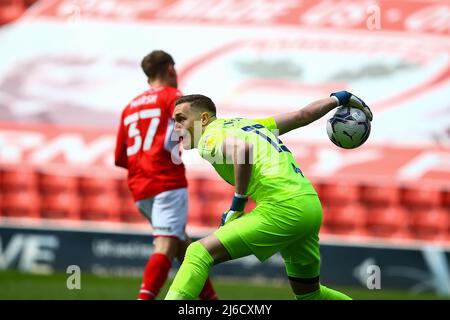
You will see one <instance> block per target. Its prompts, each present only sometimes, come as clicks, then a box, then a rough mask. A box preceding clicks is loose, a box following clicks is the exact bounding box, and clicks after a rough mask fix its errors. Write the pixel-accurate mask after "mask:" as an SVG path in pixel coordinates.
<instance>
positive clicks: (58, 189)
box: [39, 174, 78, 194]
mask: <svg viewBox="0 0 450 320" xmlns="http://www.w3.org/2000/svg"><path fill="white" fill-rule="evenodd" d="M39 189H40V192H41V193H42V194H55V193H67V192H68V193H76V192H78V178H77V177H73V176H63V175H53V174H41V175H40V178H39Z"/></svg>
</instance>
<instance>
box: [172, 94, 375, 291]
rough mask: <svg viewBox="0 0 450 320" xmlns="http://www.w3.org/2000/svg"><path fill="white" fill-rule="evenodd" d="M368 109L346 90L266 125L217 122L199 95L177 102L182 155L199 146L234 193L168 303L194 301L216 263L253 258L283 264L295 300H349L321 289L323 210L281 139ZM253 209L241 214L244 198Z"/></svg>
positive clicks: (189, 255)
mask: <svg viewBox="0 0 450 320" xmlns="http://www.w3.org/2000/svg"><path fill="white" fill-rule="evenodd" d="M340 105H344V106H351V107H355V108H358V109H361V110H362V111H364V113H365V114H366V116H367V118H368V119H370V120H372V113H371V111H370V109H369V107H368V106H367V105H366V104H365V103H364V102H363V101H362V100H361V99H359V98H358V97H356V96H354V95H352V94H351V93H349V92H347V91H339V92H336V93H333V94H331V96H330V97H329V98H325V99H321V100H318V101H315V102H313V103H310V104H309V105H307V106H306V107H304V108H302V109H300V110H298V111H295V112H290V113H285V114H281V115H276V116H273V117H269V118H266V119H255V120H250V119H242V118H234V119H217V118H216V107H215V105H214V103H213V102H212V100H211V99H209V98H208V97H206V96H203V95H188V96H183V97H181V98H179V99H178V100H177V101H176V103H175V109H174V114H173V116H174V119H175V132H177V133H179V134H180V135H181V136H182V137H183V146H184V148H185V149H191V148H194V147H197V148H198V150H199V152H200V155H201V156H202V158H204V159H206V160H208V161H209V162H210V163H211V164H212V165H213V167H214V169H215V170H216V171H217V173H218V174H219V175H220V176H221V177H222V178H223V179H224V180H226V181H227V182H228V183H230V184H232V185H234V186H235V194H234V198H233V200H232V203H231V207H230V209H229V210H227V211H226V212H225V213H224V214H223V216H222V224H221V227H220V228H219V229H218V230H217V231H215V232H214V233H213V234H211V235H209V236H207V237H206V238H203V239H201V240H199V241H196V242H194V243H192V244H191V245H190V246H189V247H188V249H187V251H186V254H185V258H184V261H183V263H182V265H181V267H180V269H179V271H178V273H177V274H176V276H175V279H174V281H173V283H172V285H171V287H170V289H169V291H168V293H167V296H166V300H174V299H197V297H198V295H199V293H200V291H201V289H202V288H203V285H204V282H205V280H206V279H207V277H208V273H209V271H210V269H211V267H212V266H213V265H214V264H218V263H221V262H224V261H228V260H233V259H237V258H240V257H244V256H247V255H250V254H254V255H255V256H256V257H257V258H258V259H259V260H260V261H264V260H266V259H267V258H269V257H271V256H272V255H273V254H275V253H276V252H280V254H281V256H282V257H283V260H284V263H285V267H286V273H287V275H288V278H289V281H290V284H291V287H292V290H293V292H294V294H295V297H296V299H299V300H307V299H308V300H309V299H320V300H323V299H350V298H349V297H348V296H346V295H345V294H343V293H341V292H338V291H336V290H332V289H330V288H327V287H325V286H323V285H321V284H320V280H319V276H320V253H319V230H320V225H321V223H322V207H321V204H320V200H319V198H318V196H317V193H316V191H315V190H314V188H313V186H312V185H311V183H310V182H309V181H308V179H307V178H305V176H304V175H303V173H302V171H301V170H300V168H299V166H298V165H297V163H296V161H295V159H294V157H293V155H292V154H291V152H290V151H289V149H288V148H287V147H286V146H285V145H284V144H283V143H282V141H281V140H279V138H278V136H277V135H276V134H274V132H276V131H278V133H279V134H280V135H282V134H284V133H286V132H288V131H291V130H293V129H296V128H299V127H302V126H305V125H307V124H309V123H311V122H313V121H315V120H317V119H319V118H321V117H322V116H324V115H325V114H327V113H328V112H329V111H331V110H332V109H334V108H336V107H338V106H340ZM248 196H250V197H251V198H252V199H253V200H255V202H256V208H255V209H254V210H252V211H251V212H249V213H247V214H243V213H244V209H245V204H246V202H247V197H248Z"/></svg>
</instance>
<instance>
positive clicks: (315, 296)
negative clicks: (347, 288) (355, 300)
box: [295, 285, 352, 300]
mask: <svg viewBox="0 0 450 320" xmlns="http://www.w3.org/2000/svg"><path fill="white" fill-rule="evenodd" d="M295 299H297V300H352V298H350V297H349V296H347V295H345V294H343V293H342V292H339V291H336V290H333V289H330V288H327V287H325V286H323V285H320V288H319V290H316V291H313V292H310V293H307V294H297V295H295Z"/></svg>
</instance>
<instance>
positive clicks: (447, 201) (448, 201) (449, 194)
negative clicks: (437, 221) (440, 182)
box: [442, 189, 450, 210]
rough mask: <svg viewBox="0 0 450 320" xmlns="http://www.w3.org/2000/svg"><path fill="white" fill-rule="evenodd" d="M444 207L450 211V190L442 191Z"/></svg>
mask: <svg viewBox="0 0 450 320" xmlns="http://www.w3.org/2000/svg"><path fill="white" fill-rule="evenodd" d="M442 206H443V207H444V208H447V209H448V210H450V190H447V189H446V190H442Z"/></svg>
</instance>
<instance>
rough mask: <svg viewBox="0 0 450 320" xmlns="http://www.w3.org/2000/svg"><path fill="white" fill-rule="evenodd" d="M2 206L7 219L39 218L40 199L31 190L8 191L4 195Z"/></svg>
mask: <svg viewBox="0 0 450 320" xmlns="http://www.w3.org/2000/svg"><path fill="white" fill-rule="evenodd" d="M1 206H2V213H3V216H6V217H29V218H39V208H40V197H39V195H38V193H37V192H35V191H30V190H21V191H7V192H4V193H3V197H2V203H1Z"/></svg>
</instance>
